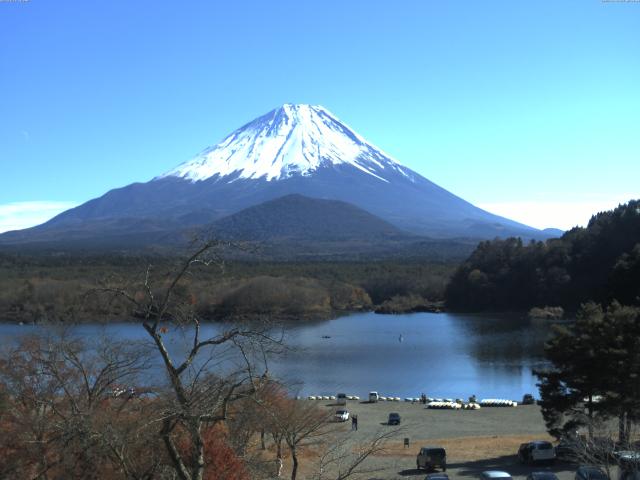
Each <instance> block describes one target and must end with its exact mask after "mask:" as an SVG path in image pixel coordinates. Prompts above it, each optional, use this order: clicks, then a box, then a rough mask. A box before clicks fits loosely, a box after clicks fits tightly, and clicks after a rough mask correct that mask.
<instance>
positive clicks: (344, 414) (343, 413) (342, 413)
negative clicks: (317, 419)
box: [334, 410, 349, 422]
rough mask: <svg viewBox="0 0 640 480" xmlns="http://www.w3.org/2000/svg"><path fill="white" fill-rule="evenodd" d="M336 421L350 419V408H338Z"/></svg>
mask: <svg viewBox="0 0 640 480" xmlns="http://www.w3.org/2000/svg"><path fill="white" fill-rule="evenodd" d="M334 418H335V420H336V422H346V421H347V420H349V411H348V410H336V414H335V416H334Z"/></svg>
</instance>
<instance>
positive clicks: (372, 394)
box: [369, 392, 380, 403]
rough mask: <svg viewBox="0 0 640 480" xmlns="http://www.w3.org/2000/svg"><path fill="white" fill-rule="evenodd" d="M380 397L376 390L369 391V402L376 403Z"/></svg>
mask: <svg viewBox="0 0 640 480" xmlns="http://www.w3.org/2000/svg"><path fill="white" fill-rule="evenodd" d="M379 399H380V395H378V392H369V401H370V402H371V403H376V402H377V401H378V400H379Z"/></svg>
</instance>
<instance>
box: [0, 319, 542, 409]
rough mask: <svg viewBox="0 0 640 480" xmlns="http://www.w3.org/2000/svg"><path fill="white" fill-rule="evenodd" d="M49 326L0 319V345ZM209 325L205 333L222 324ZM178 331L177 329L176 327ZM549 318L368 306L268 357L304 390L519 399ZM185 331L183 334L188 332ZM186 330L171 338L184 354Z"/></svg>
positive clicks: (134, 335)
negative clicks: (382, 311)
mask: <svg viewBox="0 0 640 480" xmlns="http://www.w3.org/2000/svg"><path fill="white" fill-rule="evenodd" d="M46 328H47V327H26V326H18V325H12V324H3V325H0V344H6V343H10V342H12V341H13V340H14V339H15V338H16V336H18V335H21V334H24V333H33V332H36V331H42V330H44V329H46ZM221 328H222V327H221V326H220V325H208V326H207V327H206V332H203V334H204V333H214V332H216V331H218V330H220V329H221ZM72 330H73V332H74V334H75V335H80V336H91V337H95V336H98V335H108V336H110V337H111V338H121V339H128V340H145V338H146V337H145V335H146V334H145V332H144V331H143V330H142V327H141V326H139V325H137V324H126V323H125V324H112V325H107V326H104V325H79V326H76V327H73V328H72ZM172 330H173V331H174V332H175V329H172ZM549 331H550V324H548V323H546V322H532V321H530V320H528V319H527V318H524V317H518V316H508V315H491V316H486V315H457V314H433V313H416V314H410V315H376V314H374V313H363V314H355V315H349V316H345V317H341V318H337V319H334V320H328V321H325V322H318V323H313V324H308V323H305V324H299V325H293V326H288V327H287V329H286V334H285V341H286V343H287V344H288V346H290V347H292V348H291V349H290V350H288V351H287V352H286V353H285V354H284V355H281V356H278V357H275V358H273V359H271V363H270V370H271V372H272V373H273V374H274V375H275V376H276V377H279V378H284V379H286V381H287V382H288V383H289V384H291V385H292V386H294V387H293V388H294V389H297V390H298V391H299V392H300V393H301V394H303V395H310V394H316V395H335V394H336V392H338V391H342V392H345V393H348V394H353V395H359V396H361V397H362V396H365V395H366V394H367V392H369V391H370V390H377V391H379V392H381V394H383V395H384V394H386V395H394V396H400V397H406V396H411V397H415V396H419V395H420V393H422V392H424V393H425V394H427V395H428V396H432V397H462V398H466V397H468V396H469V395H471V394H476V395H477V396H478V397H479V398H481V397H499V398H513V399H520V398H522V395H523V394H524V393H535V392H536V391H537V389H536V387H535V383H536V379H535V377H534V376H533V374H532V369H533V368H536V367H539V366H541V365H543V364H544V362H543V345H544V341H545V339H546V338H547V335H548V334H549ZM183 335H184V336H183ZM186 338H188V332H187V333H186V334H180V332H178V334H175V333H174V335H173V336H171V338H168V339H167V341H168V343H169V346H170V349H171V350H172V352H173V353H175V354H179V353H180V352H183V351H185V350H186V348H187V344H186Z"/></svg>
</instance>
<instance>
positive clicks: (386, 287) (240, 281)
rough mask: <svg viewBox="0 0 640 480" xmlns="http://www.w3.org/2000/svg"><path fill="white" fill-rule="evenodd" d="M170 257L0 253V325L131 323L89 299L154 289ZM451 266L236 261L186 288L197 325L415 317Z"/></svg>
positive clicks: (111, 302)
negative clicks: (365, 315)
mask: <svg viewBox="0 0 640 480" xmlns="http://www.w3.org/2000/svg"><path fill="white" fill-rule="evenodd" d="M182 260H183V259H181V258H177V257H167V256H155V257H154V256H139V255H131V256H122V255H115V254H114V255H107V254H105V255H91V256H79V255H55V256H54V255H32V256H27V255H18V254H0V319H1V320H2V321H14V322H25V323H38V322H87V321H103V320H104V321H112V320H128V319H129V317H128V314H127V311H126V309H125V308H124V306H123V305H121V304H120V303H121V302H120V301H119V300H117V299H108V298H107V299H105V296H104V295H94V294H92V292H95V291H96V290H100V289H104V288H120V287H123V286H127V287H137V288H139V289H140V290H141V291H142V290H144V287H143V283H144V280H145V276H146V274H147V269H148V268H149V274H150V275H151V277H152V279H153V280H156V281H158V282H161V281H162V280H163V279H164V278H165V277H166V275H167V272H169V271H171V270H172V269H173V268H175V265H176V264H179V262H180V261H182ZM455 267H456V264H455V263H452V262H444V263H440V262H434V261H427V260H425V261H417V260H415V259H414V260H397V261H391V260H389V261H369V262H364V261H362V262H355V261H354V262H322V261H316V262H266V261H265V262H242V261H230V262H228V263H226V264H225V265H224V269H221V268H218V267H206V266H199V267H197V268H196V270H197V275H194V276H192V277H190V278H189V279H186V280H185V282H186V283H188V288H189V291H190V294H191V295H192V299H191V302H192V303H193V304H194V305H195V306H196V308H197V310H198V311H199V313H200V314H201V315H202V317H203V318H206V319H210V320H216V319H220V318H227V319H228V318H234V317H235V318H239V317H241V318H251V317H259V316H263V315H268V316H270V317H271V318H273V319H283V320H285V319H286V320H288V319H305V318H309V319H320V318H329V317H331V316H334V315H336V314H339V313H340V312H346V311H359V310H374V309H376V310H380V311H382V312H392V311H413V310H418V309H420V308H423V307H425V305H431V304H432V303H433V302H439V301H442V300H443V297H444V289H445V286H446V284H447V282H448V280H449V278H450V276H451V273H452V272H453V270H454V269H455Z"/></svg>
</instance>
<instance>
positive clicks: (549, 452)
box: [518, 440, 556, 463]
mask: <svg viewBox="0 0 640 480" xmlns="http://www.w3.org/2000/svg"><path fill="white" fill-rule="evenodd" d="M518 459H519V460H520V461H521V462H522V463H534V462H553V461H555V459H556V451H555V449H554V448H553V445H552V444H551V443H550V442H546V441H543V440H536V441H534V442H528V443H523V444H522V445H520V448H519V449H518Z"/></svg>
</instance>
